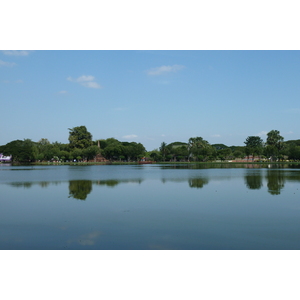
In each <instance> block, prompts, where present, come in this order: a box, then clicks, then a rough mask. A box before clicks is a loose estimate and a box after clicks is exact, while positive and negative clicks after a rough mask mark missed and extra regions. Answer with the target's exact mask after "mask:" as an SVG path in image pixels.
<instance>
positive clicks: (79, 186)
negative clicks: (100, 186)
mask: <svg viewBox="0 0 300 300" xmlns="http://www.w3.org/2000/svg"><path fill="white" fill-rule="evenodd" d="M91 191H92V181H91V180H72V181H69V198H70V197H73V198H75V199H79V200H85V199H86V197H87V195H88V194H89V193H90V192H91Z"/></svg>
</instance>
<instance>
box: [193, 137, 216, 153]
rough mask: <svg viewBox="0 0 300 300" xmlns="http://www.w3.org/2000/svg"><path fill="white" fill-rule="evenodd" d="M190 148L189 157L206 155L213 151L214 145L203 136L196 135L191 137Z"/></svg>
mask: <svg viewBox="0 0 300 300" xmlns="http://www.w3.org/2000/svg"><path fill="white" fill-rule="evenodd" d="M188 150H189V157H192V156H194V157H199V156H203V157H205V156H207V155H209V154H210V152H212V146H211V145H210V144H209V143H208V142H207V141H205V140H204V139H203V138H202V137H194V138H190V139H189V143H188Z"/></svg>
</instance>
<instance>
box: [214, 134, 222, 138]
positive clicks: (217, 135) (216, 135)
mask: <svg viewBox="0 0 300 300" xmlns="http://www.w3.org/2000/svg"><path fill="white" fill-rule="evenodd" d="M212 137H216V138H219V137H221V135H220V134H213V135H212Z"/></svg>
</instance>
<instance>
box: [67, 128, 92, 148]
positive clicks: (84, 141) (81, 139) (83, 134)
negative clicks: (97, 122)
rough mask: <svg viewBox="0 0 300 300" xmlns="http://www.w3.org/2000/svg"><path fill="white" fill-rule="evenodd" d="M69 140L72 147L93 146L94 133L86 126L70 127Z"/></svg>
mask: <svg viewBox="0 0 300 300" xmlns="http://www.w3.org/2000/svg"><path fill="white" fill-rule="evenodd" d="M69 131H70V132H69V142H70V147H71V148H79V149H84V148H87V147H89V146H92V144H93V142H92V135H91V133H90V132H88V131H87V129H86V127H85V126H78V127H74V128H71V129H70V128H69Z"/></svg>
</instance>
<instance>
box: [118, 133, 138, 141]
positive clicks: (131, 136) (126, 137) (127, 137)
mask: <svg viewBox="0 0 300 300" xmlns="http://www.w3.org/2000/svg"><path fill="white" fill-rule="evenodd" d="M137 137H138V136H137V135H135V134H128V135H124V136H122V138H123V139H127V140H128V139H135V138H137Z"/></svg>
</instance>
